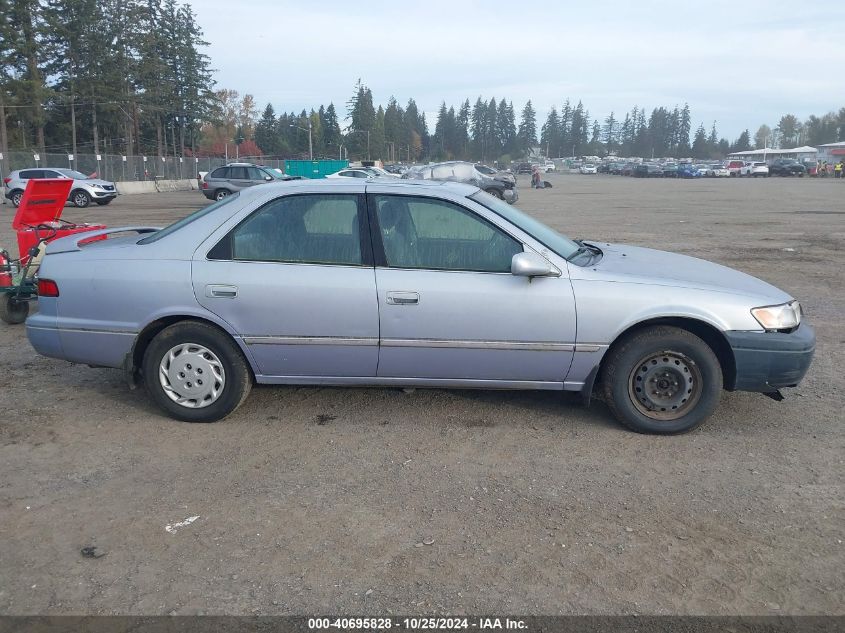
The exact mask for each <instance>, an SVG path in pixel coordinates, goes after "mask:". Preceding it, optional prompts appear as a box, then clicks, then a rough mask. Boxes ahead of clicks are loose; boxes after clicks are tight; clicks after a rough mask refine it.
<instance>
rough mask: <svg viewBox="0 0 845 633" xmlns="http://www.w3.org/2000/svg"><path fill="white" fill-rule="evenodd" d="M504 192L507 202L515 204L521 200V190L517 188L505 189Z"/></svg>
mask: <svg viewBox="0 0 845 633" xmlns="http://www.w3.org/2000/svg"><path fill="white" fill-rule="evenodd" d="M503 194H504V196H505V202H508V203H510V204H514V203H515V202H516V201H517V200H519V192H518V191H517V190H516V189H505V190H504V192H503Z"/></svg>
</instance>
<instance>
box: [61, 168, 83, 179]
mask: <svg viewBox="0 0 845 633" xmlns="http://www.w3.org/2000/svg"><path fill="white" fill-rule="evenodd" d="M56 171H57V172H59V173H60V174H61V175H62V176H67V177H68V178H73V179H74V180H88V179H89V178H88V176H86V175H85V174H83V173H82V172H79V171H76V170H73V169H57V170H56Z"/></svg>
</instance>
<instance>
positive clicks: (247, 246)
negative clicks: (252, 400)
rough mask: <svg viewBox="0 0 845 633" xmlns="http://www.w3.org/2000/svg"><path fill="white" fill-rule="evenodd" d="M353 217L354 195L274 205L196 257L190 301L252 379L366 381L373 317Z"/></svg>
mask: <svg viewBox="0 0 845 633" xmlns="http://www.w3.org/2000/svg"><path fill="white" fill-rule="evenodd" d="M363 207H364V205H363V197H362V196H360V195H356V194H303V195H288V196H284V197H280V198H276V199H274V200H271V201H270V202H268V203H266V204H265V205H264V206H262V207H260V208H259V209H257V210H256V211H255V212H253V213H252V214H250V215H249V216H248V217H247V218H246V219H245V220H243V221H242V222H241V223H240V224H238V225H237V226H236V227H235V228H234V229H232V230H231V231H230V232H229V233H228V234H227V235H226V236H225V237H224V238H223V239H222V240H221V241H220V242H218V244H217V245H216V246H214V247H213V248H212V249H211V250H210V251H209V252H208V254H206V253H203V252H197V254H196V256H195V260H194V263H193V284H194V292H195V294H196V297H197V299H198V300H199V302H200V303H201V304H202V305H203V306H204V307H205V308H207V309H208V310H210V311H212V312H213V313H215V314H217V315H218V316H219V317H221V318H222V319H224V320H225V321H227V322H228V323H229V324H231V326H232V328H233V329H234V330H235V331H236V332H237V333H238V334H239V335H240V336H241V337H242V339H243V341H244V343H245V344H246V345H247V346H248V347H249V349H250V350H251V351H252V354H253V357H254V359H255V361H256V363H257V365H258V367H259V369H260V373H261V374H262V376H264V377H277V378H279V379H280V380H279V382H286V381H285V380H281V378H283V377H302V376H316V377H333V376H334V377H349V376H356V377H373V376H375V375H376V364H377V362H378V328H379V324H378V307H377V305H376V296H375V273H374V270H373V267H372V264H371V255H370V254H369V253H370V246H369V232H368V230H367V228H366V214H365V212H364V208H363ZM362 222H363V228H362ZM287 382H290V380H288V381H287Z"/></svg>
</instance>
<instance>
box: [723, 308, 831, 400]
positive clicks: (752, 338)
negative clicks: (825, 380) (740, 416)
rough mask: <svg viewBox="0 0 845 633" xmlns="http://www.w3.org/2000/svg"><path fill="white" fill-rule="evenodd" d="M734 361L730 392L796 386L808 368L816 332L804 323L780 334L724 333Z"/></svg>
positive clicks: (774, 389)
mask: <svg viewBox="0 0 845 633" xmlns="http://www.w3.org/2000/svg"><path fill="white" fill-rule="evenodd" d="M725 336H726V337H727V339H728V343H729V344H730V346H731V349H732V350H733V353H734V360H735V362H736V379H735V380H734V384H733V385H729V386H728V388H729V389H730V390H732V391H733V390H736V391H757V392H762V393H769V392H773V391H776V390H777V389H780V388H781V387H795V386H796V385H797V384H798V383H799V382H801V379H802V378H804V374H806V373H807V370H808V369H809V368H810V363H811V362H812V360H813V353H814V352H815V351H816V332H815V330H813V328H812V326H811V325H810V324H808V323H806V322H804V321H802V322H801V324H800V325H799V326H798V328H797V329H796V330H794V331H793V332H789V333H782V332H739V331H731V332H725Z"/></svg>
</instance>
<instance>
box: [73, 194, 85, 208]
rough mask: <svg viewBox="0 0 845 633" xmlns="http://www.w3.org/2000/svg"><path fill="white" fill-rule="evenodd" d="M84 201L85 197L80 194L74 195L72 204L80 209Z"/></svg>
mask: <svg viewBox="0 0 845 633" xmlns="http://www.w3.org/2000/svg"><path fill="white" fill-rule="evenodd" d="M85 201H86V199H85V196H84V195H82V194H81V193H78V194H76V196H75V197H74V199H73V203H74V204H75V205H76V206H78V207H81V206H82V205H84V204H85Z"/></svg>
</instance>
